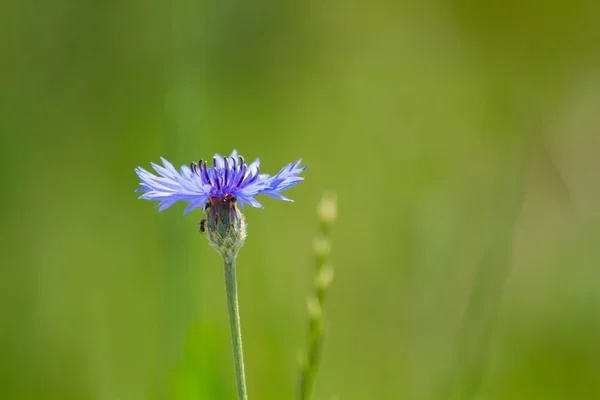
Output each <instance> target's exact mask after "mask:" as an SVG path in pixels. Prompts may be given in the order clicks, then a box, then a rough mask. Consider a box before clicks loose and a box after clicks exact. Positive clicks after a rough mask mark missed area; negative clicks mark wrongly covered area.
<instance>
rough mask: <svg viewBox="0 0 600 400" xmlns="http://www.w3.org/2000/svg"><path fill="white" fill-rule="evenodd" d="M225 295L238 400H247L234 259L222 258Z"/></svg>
mask: <svg viewBox="0 0 600 400" xmlns="http://www.w3.org/2000/svg"><path fill="white" fill-rule="evenodd" d="M223 260H224V270H225V293H226V295H227V311H228V312H229V328H230V330H231V347H232V350H233V365H234V367H235V380H236V386H237V393H238V400H247V399H248V394H247V393H246V377H245V373H244V352H243V349H242V330H241V327H240V311H239V307H238V294H237V281H236V277H235V272H236V271H235V258H229V259H227V258H224V259H223Z"/></svg>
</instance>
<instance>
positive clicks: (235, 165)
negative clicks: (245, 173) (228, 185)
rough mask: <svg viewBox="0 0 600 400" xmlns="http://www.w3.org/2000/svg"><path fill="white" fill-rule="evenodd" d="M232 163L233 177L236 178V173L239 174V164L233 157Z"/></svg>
mask: <svg viewBox="0 0 600 400" xmlns="http://www.w3.org/2000/svg"><path fill="white" fill-rule="evenodd" d="M231 162H232V163H233V174H234V175H233V176H235V173H236V172H237V164H236V162H235V158H233V157H231Z"/></svg>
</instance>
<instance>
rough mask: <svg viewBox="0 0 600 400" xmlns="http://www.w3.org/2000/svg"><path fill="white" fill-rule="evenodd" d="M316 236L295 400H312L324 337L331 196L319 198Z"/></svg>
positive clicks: (333, 211)
mask: <svg viewBox="0 0 600 400" xmlns="http://www.w3.org/2000/svg"><path fill="white" fill-rule="evenodd" d="M317 214H318V216H319V222H320V227H321V229H320V232H319V235H318V236H317V237H316V238H315V242H314V251H315V256H316V260H315V280H314V285H315V286H314V293H313V294H312V295H311V296H310V297H309V298H308V318H309V322H308V347H307V350H306V354H303V355H302V356H301V359H300V378H299V382H298V399H299V400H310V399H312V393H313V388H314V384H315V379H316V376H317V370H318V367H319V362H320V361H321V349H322V347H323V339H324V336H325V327H324V325H325V319H324V316H323V305H324V300H325V292H326V290H327V288H329V286H330V285H331V282H332V280H333V267H332V266H331V264H330V262H329V254H330V252H331V242H330V238H329V234H330V230H331V225H332V224H333V222H334V221H335V219H336V217H337V202H336V199H335V197H334V196H333V195H326V196H324V197H323V199H322V200H321V202H320V203H319V206H318V208H317Z"/></svg>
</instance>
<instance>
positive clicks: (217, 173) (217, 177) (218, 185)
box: [213, 157, 221, 190]
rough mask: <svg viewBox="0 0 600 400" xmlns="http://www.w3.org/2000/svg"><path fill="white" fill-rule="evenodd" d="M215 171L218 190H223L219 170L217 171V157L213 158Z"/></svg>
mask: <svg viewBox="0 0 600 400" xmlns="http://www.w3.org/2000/svg"><path fill="white" fill-rule="evenodd" d="M213 169H214V171H215V181H217V189H219V190H221V182H220V179H219V170H217V157H213Z"/></svg>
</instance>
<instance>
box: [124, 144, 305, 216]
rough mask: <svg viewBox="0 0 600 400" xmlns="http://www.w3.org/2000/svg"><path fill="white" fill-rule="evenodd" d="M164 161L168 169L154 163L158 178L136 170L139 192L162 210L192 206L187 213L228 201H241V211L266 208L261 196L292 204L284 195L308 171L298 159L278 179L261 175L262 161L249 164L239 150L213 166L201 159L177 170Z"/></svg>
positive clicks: (217, 158)
mask: <svg viewBox="0 0 600 400" xmlns="http://www.w3.org/2000/svg"><path fill="white" fill-rule="evenodd" d="M161 160H162V163H163V165H164V167H163V166H160V165H157V164H154V163H151V165H152V168H154V170H155V171H156V172H157V173H158V176H157V175H155V174H153V173H151V172H148V171H146V170H145V169H143V168H141V167H138V168H136V169H135V172H136V173H137V175H138V177H139V178H140V180H141V183H140V187H139V188H138V189H137V190H136V192H143V194H142V195H141V196H140V197H139V198H140V199H146V200H157V201H159V204H158V210H159V211H162V210H164V209H166V208H168V207H170V206H172V205H173V204H175V203H176V202H177V201H179V200H181V201H184V202H187V203H190V204H189V206H188V207H187V208H186V209H185V211H184V214H185V213H188V212H189V211H191V210H193V209H195V208H198V207H202V209H203V210H205V209H206V208H207V207H209V206H211V205H215V204H219V203H224V202H225V203H236V202H237V204H239V206H240V208H244V204H245V203H248V204H250V205H251V206H253V207H257V208H263V206H262V205H261V204H260V203H259V202H258V201H256V199H255V197H256V196H257V195H259V194H265V195H267V196H270V197H274V198H276V199H280V200H286V201H292V200H291V199H288V198H287V197H285V196H282V195H281V194H280V193H281V192H283V191H284V190H287V189H289V188H291V187H292V186H294V185H296V184H297V183H298V182H300V181H302V180H304V178H302V177H300V176H298V175H299V174H300V173H301V172H303V171H304V170H305V169H306V166H303V167H300V163H301V162H302V160H298V161H297V162H295V163H290V164H288V165H286V166H285V167H283V168H282V169H281V171H279V172H278V173H277V174H276V175H274V176H269V175H267V174H261V173H260V169H259V165H260V161H259V159H256V161H254V162H253V163H252V164H250V165H247V164H246V161H245V160H244V158H243V157H242V156H239V155H238V153H237V151H235V150H234V151H233V152H232V153H231V155H230V156H229V157H221V156H220V155H218V154H216V155H215V156H214V157H213V160H212V167H209V166H208V163H207V162H206V161H204V160H200V161H198V163H197V164H196V163H194V162H193V163H191V164H190V165H189V166H187V165H184V166H182V167H181V168H180V170H179V171H177V170H176V169H175V167H174V166H173V164H171V163H170V162H169V161H167V160H165V159H164V158H161Z"/></svg>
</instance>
